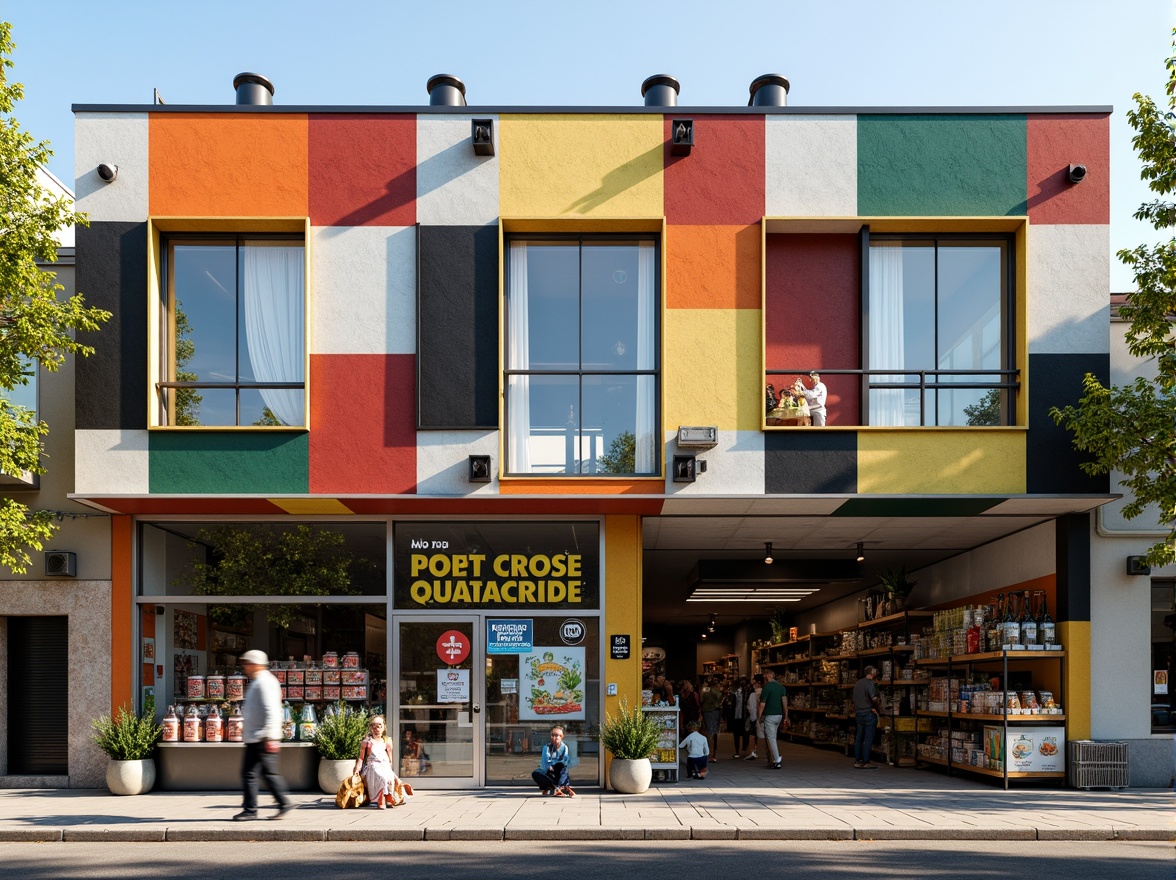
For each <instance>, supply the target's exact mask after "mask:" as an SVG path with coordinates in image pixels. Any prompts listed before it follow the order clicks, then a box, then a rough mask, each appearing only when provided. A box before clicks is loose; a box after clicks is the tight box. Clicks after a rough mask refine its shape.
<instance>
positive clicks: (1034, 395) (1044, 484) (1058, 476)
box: [1026, 354, 1111, 495]
mask: <svg viewBox="0 0 1176 880" xmlns="http://www.w3.org/2000/svg"><path fill="white" fill-rule="evenodd" d="M1110 372H1111V357H1110V355H1109V354H1031V355H1029V433H1028V437H1027V438H1026V444H1027V446H1026V455H1027V461H1028V465H1027V467H1028V474H1027V475H1026V491H1028V492H1029V494H1031V495H1033V494H1056V493H1062V494H1082V495H1098V494H1103V493H1106V492H1109V491H1110V477H1109V476H1108V475H1105V474H1104V475H1102V476H1097V477H1092V476H1088V475H1086V474H1084V473H1082V471H1081V470H1080V469H1079V467H1078V465H1079V463H1080V462H1082V461H1088V460H1089V456H1087V455H1086V454H1085V453H1082V452H1079V451H1078V450H1076V449H1075V448H1074V442H1073V437H1074V435H1073V434H1071V433H1070V432H1069V431H1067V430H1066V429H1065V428H1063V427H1061V426H1060V425H1055V424H1054V420H1053V419H1051V418H1050V417H1049V410H1050V407H1053V406H1066V405H1070V404H1077V403H1078V400H1079V399H1080V398H1081V397H1082V377H1083V376H1084V375H1086V374H1087V373H1094V375H1096V376H1098V378H1099V379H1100V380H1101V381H1102V382H1103V383H1104V384H1105V383H1106V382H1107V379H1108V377H1109V375H1110Z"/></svg>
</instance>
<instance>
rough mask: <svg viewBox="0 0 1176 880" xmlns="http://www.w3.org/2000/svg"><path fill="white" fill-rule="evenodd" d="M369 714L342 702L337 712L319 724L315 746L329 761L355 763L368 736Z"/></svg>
mask: <svg viewBox="0 0 1176 880" xmlns="http://www.w3.org/2000/svg"><path fill="white" fill-rule="evenodd" d="M367 729H368V713H367V712H365V711H364V710H363V709H352V708H351V707H350V706H348V705H347V704H346V703H344V702H340V703H339V704H338V706H337V711H336V712H334V713H333V714H331V715H328V716H327V717H326V718H324V719H323V720H322V721H320V722H319V725H318V729H317V730H315V732H314V744H315V745H316V746H317V747H318V750H319V755H320V756H321V757H323V758H325V759H326V760H328V761H354V760H355V759H356V758H358V757H359V747H360V745H361V744H362V743H363V738H364V736H365V735H366V734H367Z"/></svg>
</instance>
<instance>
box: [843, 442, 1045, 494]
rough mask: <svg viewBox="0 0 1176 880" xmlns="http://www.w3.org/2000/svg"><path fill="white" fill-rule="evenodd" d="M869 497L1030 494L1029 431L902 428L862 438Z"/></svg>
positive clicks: (863, 483)
mask: <svg viewBox="0 0 1176 880" xmlns="http://www.w3.org/2000/svg"><path fill="white" fill-rule="evenodd" d="M858 492H860V493H862V494H863V495H905V494H913V495H961V494H962V495H989V494H1022V493H1024V492H1025V432H1024V430H1021V429H1017V428H1013V429H1008V430H1004V429H999V428H992V429H985V428H962V429H959V430H953V429H951V428H927V429H925V430H920V429H918V428H898V429H895V430H893V431H884V430H864V431H860V432H859V433H858Z"/></svg>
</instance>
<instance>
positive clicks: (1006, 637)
mask: <svg viewBox="0 0 1176 880" xmlns="http://www.w3.org/2000/svg"><path fill="white" fill-rule="evenodd" d="M1015 598H1016V597H1015V596H1014V595H1013V594H1012V593H1009V594H1008V596H1006V597H1005V607H1004V616H1003V617H1002V618H1001V628H1002V630H1003V634H1002V635H1001V639H1000V642H1001V647H1002V648H1005V649H1007V648H1010V647H1012V646H1013V645H1016V644H1019V643H1020V641H1021V626H1020V624H1019V623H1018V622H1017V617H1016V615H1015V614H1014V613H1013V604H1014V600H1015Z"/></svg>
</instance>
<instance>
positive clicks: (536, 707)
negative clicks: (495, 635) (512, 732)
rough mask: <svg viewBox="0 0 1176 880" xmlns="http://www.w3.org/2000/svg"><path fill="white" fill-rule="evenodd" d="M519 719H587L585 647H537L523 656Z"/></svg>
mask: <svg viewBox="0 0 1176 880" xmlns="http://www.w3.org/2000/svg"><path fill="white" fill-rule="evenodd" d="M519 677H520V678H521V679H522V682H521V683H520V686H519V691H520V694H519V696H520V698H521V699H520V700H519V720H520V721H557V720H561V719H562V720H565V721H583V720H584V718H585V714H584V649H583V648H569V647H567V646H566V645H561V646H559V647H549V648H545V647H540V646H536V647H535V650H534V651H531V652H530V653H528V654H520V655H519Z"/></svg>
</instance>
